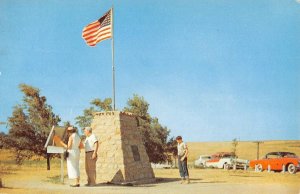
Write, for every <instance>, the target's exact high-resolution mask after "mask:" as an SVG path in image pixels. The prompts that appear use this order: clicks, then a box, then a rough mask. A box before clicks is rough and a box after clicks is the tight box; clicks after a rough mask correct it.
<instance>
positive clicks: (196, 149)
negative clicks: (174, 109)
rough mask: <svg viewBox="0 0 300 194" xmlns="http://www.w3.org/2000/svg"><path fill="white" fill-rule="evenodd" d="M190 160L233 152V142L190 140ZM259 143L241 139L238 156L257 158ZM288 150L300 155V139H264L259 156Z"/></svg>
mask: <svg viewBox="0 0 300 194" xmlns="http://www.w3.org/2000/svg"><path fill="white" fill-rule="evenodd" d="M187 145H188V148H189V152H190V154H189V162H192V161H194V160H196V159H197V158H198V157H199V156H200V155H203V154H209V155H210V154H213V153H216V152H231V151H232V147H233V146H232V142H188V143H187ZM256 150H257V144H255V143H253V141H240V142H238V145H237V156H238V157H239V158H242V159H248V160H253V159H256V153H257V151H256ZM273 151H287V152H294V153H295V154H297V155H298V156H299V157H300V140H289V141H282V140H280V141H279V140H278V141H277V140H274V141H264V143H263V144H260V151H259V157H260V158H261V157H263V156H264V155H265V154H267V153H268V152H273Z"/></svg>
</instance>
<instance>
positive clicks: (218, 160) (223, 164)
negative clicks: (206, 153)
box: [206, 152, 249, 169]
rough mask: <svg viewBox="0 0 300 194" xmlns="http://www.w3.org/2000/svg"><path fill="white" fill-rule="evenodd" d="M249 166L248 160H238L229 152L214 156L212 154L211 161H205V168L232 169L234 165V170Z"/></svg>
mask: <svg viewBox="0 0 300 194" xmlns="http://www.w3.org/2000/svg"><path fill="white" fill-rule="evenodd" d="M248 164H249V161H248V160H243V159H238V158H237V156H236V155H234V153H231V152H219V153H216V154H213V155H212V156H211V159H210V160H208V161H206V166H207V167H213V168H224V169H230V168H233V166H234V165H235V166H236V168H237V169H238V168H240V169H243V168H245V167H246V168H247V167H248Z"/></svg>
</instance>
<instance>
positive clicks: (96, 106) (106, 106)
mask: <svg viewBox="0 0 300 194" xmlns="http://www.w3.org/2000/svg"><path fill="white" fill-rule="evenodd" d="M111 103H112V100H111V98H105V99H104V100H103V101H101V99H100V98H96V99H94V100H92V101H91V102H90V104H91V106H90V107H89V108H87V109H84V110H83V115H82V116H78V117H76V118H75V120H76V124H77V125H79V127H81V128H84V127H87V126H91V123H92V120H93V113H94V112H100V111H111V110H112V106H111Z"/></svg>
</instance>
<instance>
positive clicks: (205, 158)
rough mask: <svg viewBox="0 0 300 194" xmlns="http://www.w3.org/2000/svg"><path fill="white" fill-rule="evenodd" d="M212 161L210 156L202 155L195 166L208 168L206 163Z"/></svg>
mask: <svg viewBox="0 0 300 194" xmlns="http://www.w3.org/2000/svg"><path fill="white" fill-rule="evenodd" d="M210 159H211V156H210V155H201V156H199V158H198V160H195V166H198V167H206V161H208V160H210Z"/></svg>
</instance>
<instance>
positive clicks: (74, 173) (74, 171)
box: [61, 127, 81, 187]
mask: <svg viewBox="0 0 300 194" xmlns="http://www.w3.org/2000/svg"><path fill="white" fill-rule="evenodd" d="M67 132H68V135H69V140H68V145H66V144H65V143H63V142H62V141H61V144H62V145H63V146H64V147H65V148H66V149H68V152H69V156H68V157H67V169H68V176H69V179H76V183H75V185H70V186H71V187H80V183H79V181H80V173H79V159H80V149H79V145H80V142H81V139H80V137H79V135H78V134H77V133H76V129H75V128H74V127H68V129H67Z"/></svg>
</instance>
